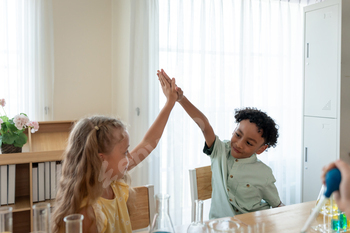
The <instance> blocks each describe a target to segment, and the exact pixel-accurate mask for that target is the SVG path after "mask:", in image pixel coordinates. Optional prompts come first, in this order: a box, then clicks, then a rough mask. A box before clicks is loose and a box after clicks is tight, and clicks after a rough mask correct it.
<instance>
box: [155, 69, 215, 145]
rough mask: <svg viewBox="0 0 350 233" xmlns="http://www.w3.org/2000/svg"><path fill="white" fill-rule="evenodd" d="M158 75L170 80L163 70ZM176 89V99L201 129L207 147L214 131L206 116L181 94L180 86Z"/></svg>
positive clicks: (213, 135)
mask: <svg viewBox="0 0 350 233" xmlns="http://www.w3.org/2000/svg"><path fill="white" fill-rule="evenodd" d="M160 75H162V76H164V77H165V78H166V80H167V81H168V82H171V79H170V78H169V76H168V75H167V74H166V73H165V72H164V70H162V71H161V72H159V73H158V76H160ZM176 90H177V93H178V98H177V101H178V102H179V103H180V104H181V106H182V107H183V108H184V109H185V111H186V112H187V114H188V115H189V116H190V117H191V118H192V119H193V120H194V122H196V124H197V125H198V126H199V128H200V129H201V130H202V133H203V135H204V138H205V143H206V144H207V146H208V147H211V146H212V145H213V143H214V141H215V133H214V130H213V128H212V127H211V125H210V123H209V121H208V118H207V117H206V116H205V115H204V114H203V113H202V112H201V111H200V110H199V109H198V108H196V106H194V105H193V104H192V103H191V102H190V101H189V100H188V99H187V98H186V97H185V96H184V95H183V92H182V90H181V88H179V87H176Z"/></svg>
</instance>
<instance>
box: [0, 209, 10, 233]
mask: <svg viewBox="0 0 350 233" xmlns="http://www.w3.org/2000/svg"><path fill="white" fill-rule="evenodd" d="M0 232H1V233H12V207H8V206H5V207H1V208H0Z"/></svg>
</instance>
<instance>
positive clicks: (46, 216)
mask: <svg viewBox="0 0 350 233" xmlns="http://www.w3.org/2000/svg"><path fill="white" fill-rule="evenodd" d="M33 212H34V226H33V227H34V232H46V233H51V228H50V203H46V202H43V203H38V204H35V205H33Z"/></svg>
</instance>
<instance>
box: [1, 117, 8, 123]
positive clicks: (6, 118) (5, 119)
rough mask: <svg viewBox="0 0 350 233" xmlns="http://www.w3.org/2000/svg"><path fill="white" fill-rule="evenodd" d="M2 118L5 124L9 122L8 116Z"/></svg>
mask: <svg viewBox="0 0 350 233" xmlns="http://www.w3.org/2000/svg"><path fill="white" fill-rule="evenodd" d="M0 118H1V119H2V120H3V121H4V122H7V121H9V118H8V117H7V116H0Z"/></svg>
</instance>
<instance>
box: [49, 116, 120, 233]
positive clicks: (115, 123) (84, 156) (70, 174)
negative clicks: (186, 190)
mask: <svg viewBox="0 0 350 233" xmlns="http://www.w3.org/2000/svg"><path fill="white" fill-rule="evenodd" d="M116 130H121V132H122V131H123V130H125V125H124V124H123V123H122V122H121V121H120V120H117V119H115V118H109V117H105V116H93V117H89V118H84V119H81V120H80V121H78V122H77V123H76V124H75V126H74V128H73V130H72V131H71V133H70V136H69V139H68V145H67V148H66V150H65V152H64V154H63V161H62V175H61V178H60V181H59V185H58V191H57V195H56V200H55V206H54V212H53V214H52V221H51V223H52V224H51V225H52V232H53V233H58V232H60V230H61V228H62V227H63V225H64V224H63V218H64V217H65V216H67V215H70V214H74V213H78V212H79V211H80V210H81V204H82V201H83V199H84V198H86V200H87V203H86V207H87V206H91V205H92V204H93V203H95V202H96V200H97V198H98V197H100V196H101V195H102V192H103V187H102V183H103V182H99V180H98V179H99V175H100V171H101V167H102V160H101V158H100V157H99V155H98V153H105V154H109V153H110V152H111V151H112V149H113V148H114V146H115V144H116V143H118V142H119V141H121V140H122V139H123V136H122V133H120V134H119V135H120V137H118V138H115V137H114V136H113V135H115V134H114V132H115V131H116Z"/></svg>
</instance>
